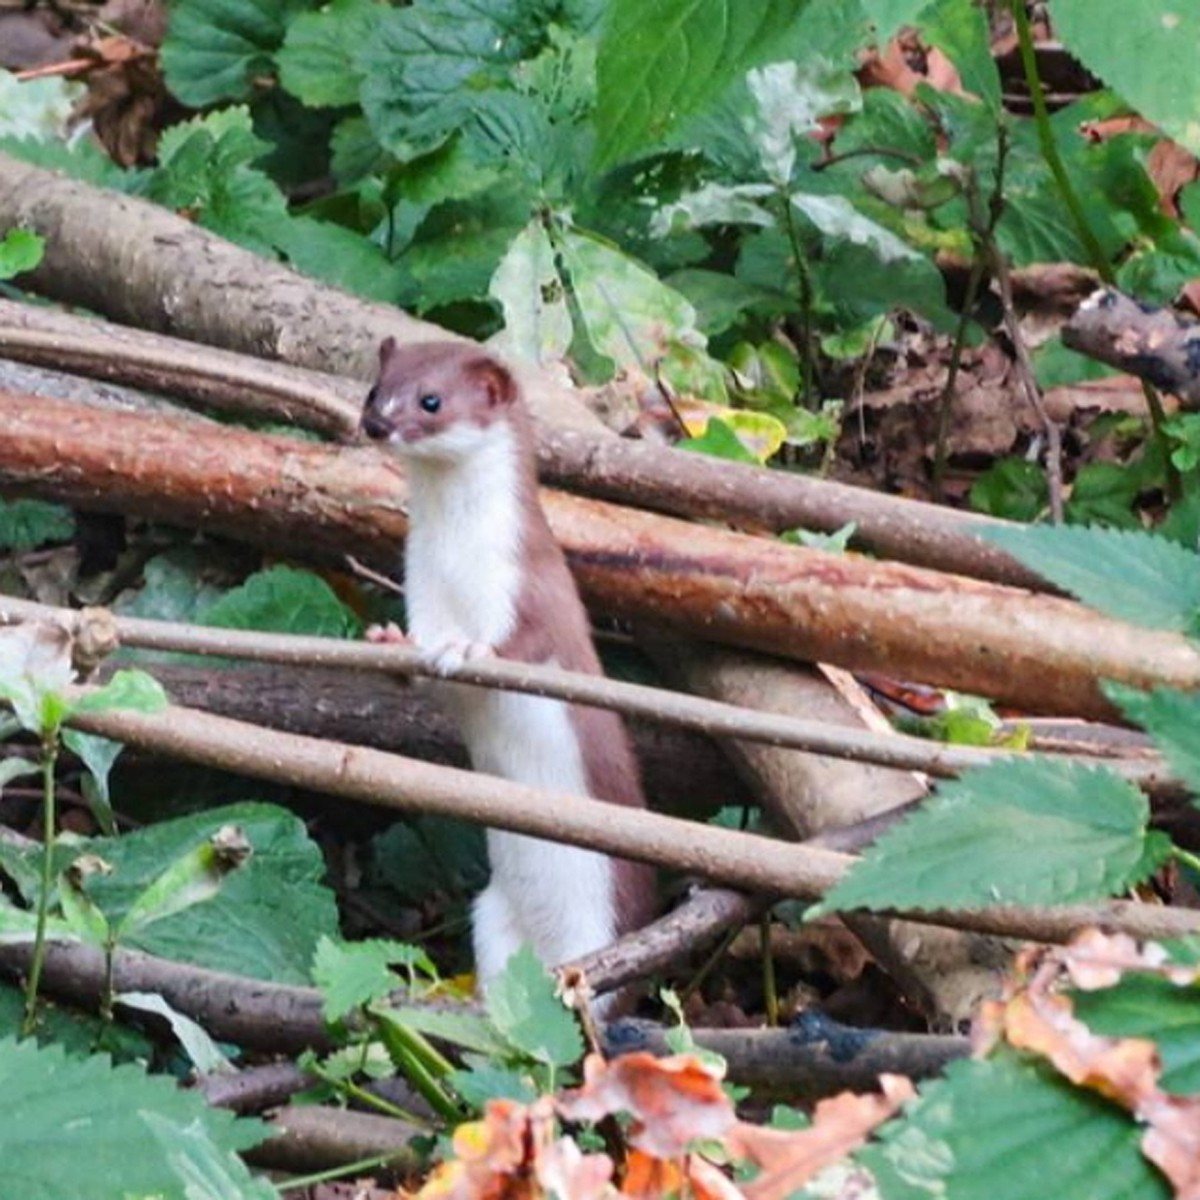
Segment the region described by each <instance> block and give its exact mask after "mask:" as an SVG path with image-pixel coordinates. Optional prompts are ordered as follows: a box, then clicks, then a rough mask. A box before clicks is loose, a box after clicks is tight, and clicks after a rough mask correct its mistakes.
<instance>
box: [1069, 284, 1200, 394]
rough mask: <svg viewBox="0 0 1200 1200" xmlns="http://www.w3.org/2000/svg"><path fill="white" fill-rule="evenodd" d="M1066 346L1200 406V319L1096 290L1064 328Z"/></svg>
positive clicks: (1113, 290) (1110, 290) (1109, 290)
mask: <svg viewBox="0 0 1200 1200" xmlns="http://www.w3.org/2000/svg"><path fill="white" fill-rule="evenodd" d="M1062 339H1063V342H1064V344H1065V345H1067V346H1070V347H1071V349H1072V350H1078V351H1079V352H1080V354H1086V355H1088V356H1089V357H1091V358H1095V359H1099V361H1100V362H1103V363H1108V365H1109V366H1111V367H1117V368H1118V369H1119V370H1122V371H1128V372H1129V373H1130V374H1131V375H1137V376H1138V377H1139V378H1141V379H1144V380H1146V381H1147V382H1148V383H1152V384H1153V385H1154V386H1155V387H1157V388H1161V389H1162V390H1163V391H1164V392H1171V393H1173V394H1174V395H1176V396H1178V397H1179V399H1180V401H1181V402H1182V403H1183V404H1184V405H1185V406H1186V407H1187V408H1198V407H1200V322H1197V321H1192V320H1188V319H1187V318H1186V317H1184V316H1182V315H1181V314H1180V313H1177V312H1174V311H1172V310H1171V309H1169V308H1151V307H1149V306H1148V305H1144V304H1141V303H1139V302H1138V301H1136V300H1131V299H1130V298H1129V297H1128V296H1123V295H1122V294H1121V293H1120V292H1118V291H1116V290H1115V289H1114V288H1101V289H1100V291H1098V292H1095V293H1094V294H1093V295H1091V296H1089V297H1088V299H1087V300H1085V301H1084V302H1083V304H1081V305H1080V307H1079V310H1078V311H1077V312H1076V313H1075V315H1074V316H1073V317H1072V318H1071V319H1070V320H1069V321H1068V322H1067V323H1066V325H1064V326H1063V331H1062Z"/></svg>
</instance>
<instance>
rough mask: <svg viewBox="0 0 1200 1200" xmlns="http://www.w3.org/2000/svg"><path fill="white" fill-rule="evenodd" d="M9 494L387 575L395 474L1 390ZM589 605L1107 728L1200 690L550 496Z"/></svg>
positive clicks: (1165, 661)
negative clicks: (1135, 696) (1117, 700)
mask: <svg viewBox="0 0 1200 1200" xmlns="http://www.w3.org/2000/svg"><path fill="white" fill-rule="evenodd" d="M0 488H3V489H7V490H10V491H13V492H17V493H20V494H28V495H36V496H39V497H42V498H44V499H51V500H60V501H63V502H65V503H69V504H74V505H77V506H79V507H81V508H84V509H94V510H97V511H104V512H116V513H123V514H127V515H134V516H141V517H147V518H152V519H156V520H162V521H167V522H171V523H175V524H180V525H185V526H193V527H197V528H200V529H205V530H208V531H211V532H214V533H221V534H225V535H229V536H232V537H235V538H238V539H240V540H243V541H247V542H250V543H253V544H255V545H258V546H262V547H265V548H267V549H270V550H271V551H272V552H275V553H280V552H284V553H291V554H295V555H297V556H299V557H302V558H313V557H314V556H324V557H325V558H326V559H336V560H341V559H342V558H343V556H344V555H346V554H347V553H351V554H356V555H359V556H361V557H364V558H366V559H368V560H372V561H374V562H375V563H377V564H381V565H382V566H384V567H385V569H386V568H387V567H388V566H391V565H394V564H395V563H396V561H397V559H398V557H399V546H400V543H401V541H402V539H403V537H404V533H405V519H404V507H405V500H404V497H405V491H404V481H403V474H402V472H401V470H400V468H399V467H398V465H397V464H396V463H395V462H394V461H393V460H391V459H389V458H387V457H385V456H384V455H382V454H380V453H379V452H378V451H377V450H375V449H373V448H367V447H356V448H352V449H333V448H330V447H326V446H318V445H312V444H309V443H304V442H299V441H295V440H292V439H289V438H282V437H268V436H265V435H261V434H255V433H250V432H248V431H244V430H235V429H230V428H228V427H226V426H221V425H218V424H216V423H215V422H211V421H206V420H202V419H199V418H195V417H182V416H181V417H177V418H166V417H163V416H148V415H143V414H139V413H125V412H107V411H99V410H95V409H90V408H87V407H85V406H82V405H78V404H70V403H66V402H62V401H56V400H49V399H47V398H45V397H41V398H33V397H28V396H19V395H13V394H11V393H3V392H0ZM543 502H544V504H545V507H546V511H547V514H548V516H549V518H550V522H551V525H552V527H553V529H554V532H555V534H556V536H557V537H558V538H559V540H560V541H561V542H562V543H563V545H564V547H565V549H566V551H567V554H568V558H569V560H570V563H571V566H572V568H573V570H574V572H575V575H576V578H577V580H578V581H579V583H580V586H581V588H582V590H583V592H584V594H585V597H586V598H587V599H588V600H589V601H590V602H591V603H592V604H593V606H594V607H596V608H598V609H600V610H601V611H604V612H607V613H610V614H613V615H616V616H621V617H626V618H630V619H634V620H641V621H648V622H657V623H660V624H665V625H669V626H672V627H674V628H676V629H679V630H684V631H686V632H689V633H691V634H693V635H697V636H700V637H702V638H705V639H707V640H710V641H717V642H726V643H729V644H732V645H738V646H743V647H748V648H751V649H758V650H764V651H767V652H768V653H772V654H777V655H781V656H784V657H788V658H795V659H800V660H804V661H813V660H819V661H823V662H831V663H834V664H836V665H839V666H844V667H848V668H850V669H873V670H878V671H885V672H890V673H892V674H896V675H900V676H903V677H908V678H915V679H920V680H923V681H925V682H929V683H935V684H941V685H945V686H949V687H954V688H958V689H960V690H964V691H969V692H973V693H976V694H981V695H986V696H991V697H994V698H996V699H999V700H1002V701H1005V702H1008V703H1012V704H1016V705H1018V706H1020V707H1021V708H1023V709H1025V710H1026V711H1030V712H1048V713H1070V714H1074V715H1083V716H1089V717H1099V718H1102V719H1105V718H1107V719H1111V718H1112V717H1113V716H1114V715H1115V714H1114V710H1113V708H1112V706H1111V705H1110V704H1109V702H1108V701H1107V700H1106V699H1105V697H1104V696H1103V694H1102V692H1101V690H1100V687H1099V682H1100V681H1101V680H1103V679H1115V680H1119V681H1121V682H1125V683H1129V684H1131V685H1133V686H1150V685H1161V686H1170V687H1177V688H1183V689H1191V688H1196V687H1200V651H1197V650H1196V648H1195V647H1193V646H1192V645H1191V644H1190V643H1189V642H1188V641H1187V640H1186V639H1184V638H1182V637H1179V636H1177V635H1175V634H1168V633H1158V632H1151V631H1147V630H1143V629H1135V628H1133V627H1132V626H1129V625H1126V624H1124V623H1122V622H1120V621H1115V620H1112V619H1110V618H1107V617H1103V616H1100V615H1098V614H1095V613H1093V612H1090V611H1089V610H1087V609H1085V608H1083V607H1082V606H1081V605H1078V604H1076V603H1074V602H1072V601H1068V600H1062V599H1058V598H1056V597H1050V596H1038V595H1032V594H1030V593H1027V592H1023V591H1019V590H1017V589H1014V588H1007V587H1002V586H998V585H993V584H986V583H981V582H979V581H976V580H970V579H964V578H961V577H958V576H951V575H941V574H938V573H935V572H931V571H924V570H920V569H918V568H915V567H908V566H903V565H900V564H896V563H878V562H871V561H868V560H865V559H861V558H858V557H856V556H852V555H836V554H829V553H825V552H823V551H819V550H811V549H808V548H805V547H799V546H790V545H784V544H782V543H779V542H775V541H771V540H768V539H765V538H758V537H750V536H747V535H744V534H738V533H733V532H730V531H727V530H723V529H715V528H704V529H701V528H698V527H697V526H695V525H693V524H689V523H687V522H684V521H679V520H676V519H673V518H669V517H663V516H658V515H655V514H652V513H645V512H640V511H638V510H634V509H627V508H620V507H618V506H616V505H611V504H605V503H603V502H600V501H596V500H586V499H582V498H579V497H574V496H567V495H564V494H562V493H558V492H553V491H546V492H544V493H543Z"/></svg>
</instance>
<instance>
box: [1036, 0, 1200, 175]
mask: <svg viewBox="0 0 1200 1200" xmlns="http://www.w3.org/2000/svg"><path fill="white" fill-rule="evenodd" d="M1054 29H1055V32H1056V33H1057V34H1058V36H1059V37H1061V38H1062V40H1063V42H1064V43H1065V44H1066V47H1067V49H1068V50H1069V51H1070V52H1071V53H1072V54H1074V55H1075V56H1076V57H1077V58H1078V59H1079V60H1080V62H1082V63H1083V65H1084V66H1085V67H1087V68H1088V70H1089V71H1092V72H1093V73H1094V74H1096V75H1098V76H1099V77H1100V78H1101V79H1103V80H1104V82H1105V83H1106V84H1108V86H1109V87H1111V88H1112V89H1113V90H1114V91H1116V92H1119V93H1120V94H1121V95H1122V96H1123V97H1124V98H1125V99H1126V100H1127V101H1128V102H1129V104H1130V105H1131V106H1132V107H1133V108H1134V109H1135V110H1136V111H1137V112H1138V114H1139V115H1140V116H1142V117H1145V118H1146V120H1147V121H1151V122H1153V123H1154V124H1155V125H1157V126H1158V127H1159V128H1160V129H1161V130H1162V131H1163V133H1165V134H1166V135H1167V136H1168V137H1170V138H1173V139H1174V140H1175V141H1177V142H1179V143H1180V145H1182V146H1185V147H1186V148H1187V149H1189V150H1191V151H1192V153H1193V154H1200V78H1197V74H1196V69H1195V67H1196V48H1197V46H1200V9H1197V8H1196V6H1195V5H1192V4H1183V3H1180V0H1141V2H1140V3H1138V4H1126V3H1123V2H1122V0H1054Z"/></svg>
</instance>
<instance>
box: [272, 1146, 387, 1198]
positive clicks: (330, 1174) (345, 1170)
mask: <svg viewBox="0 0 1200 1200" xmlns="http://www.w3.org/2000/svg"><path fill="white" fill-rule="evenodd" d="M396 1157H397V1155H395V1154H377V1155H376V1156H375V1157H374V1158H360V1159H359V1160H358V1161H357V1162H352V1163H342V1164H341V1165H340V1166H337V1167H330V1168H329V1170H327V1171H317V1172H316V1173H315V1174H313V1175H297V1176H296V1177H295V1178H294V1179H289V1180H288V1181H287V1182H286V1183H281V1184H280V1185H279V1192H280V1195H284V1194H286V1193H287V1192H299V1191H307V1190H308V1189H309V1188H311V1187H312V1186H313V1185H314V1184H318V1183H327V1182H328V1181H329V1180H331V1179H345V1178H347V1177H348V1176H361V1175H365V1174H366V1173H367V1172H369V1171H374V1170H375V1168H376V1167H386V1166H387V1164H388V1163H390V1162H392V1161H393V1160H394V1159H395V1158H396Z"/></svg>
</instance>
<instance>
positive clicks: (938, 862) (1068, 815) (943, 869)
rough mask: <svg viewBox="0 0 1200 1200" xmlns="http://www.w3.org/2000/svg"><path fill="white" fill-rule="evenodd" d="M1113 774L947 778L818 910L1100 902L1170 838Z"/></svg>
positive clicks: (1052, 766) (1049, 769)
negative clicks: (1151, 827)
mask: <svg viewBox="0 0 1200 1200" xmlns="http://www.w3.org/2000/svg"><path fill="white" fill-rule="evenodd" d="M1149 815H1150V810H1149V806H1148V802H1147V800H1146V797H1145V796H1144V795H1143V794H1142V793H1141V792H1140V791H1139V790H1138V789H1137V788H1136V787H1134V786H1133V784H1131V783H1128V782H1126V781H1125V780H1123V779H1121V778H1120V776H1118V775H1114V774H1112V773H1111V772H1109V771H1104V770H1094V769H1088V768H1084V767H1078V766H1074V765H1072V764H1068V763H1059V762H1052V761H1049V760H1045V759H1042V760H1038V759H1016V758H1014V759H1011V760H1006V761H1002V762H998V763H996V764H995V765H994V766H988V767H982V768H980V769H978V770H973V771H968V772H966V773H965V774H964V775H963V776H962V777H961V778H960V779H957V780H955V781H953V782H951V783H947V784H943V785H942V786H941V787H939V788H938V791H937V793H936V795H934V796H933V797H932V798H931V799H930V800H928V801H927V802H926V803H925V804H923V805H922V806H921V808H920V809H919V810H918V811H917V812H915V813H914V814H913V815H912V816H911V817H909V818H908V819H907V820H905V821H903V822H901V823H900V824H899V825H897V826H896V827H895V828H894V829H892V830H890V831H889V832H887V833H886V834H884V836H883V837H881V838H880V839H879V841H877V842H876V843H875V844H874V845H873V846H872V847H871V848H870V849H869V850H868V851H867V852H866V854H864V856H863V858H862V859H861V860H860V861H859V862H858V863H857V864H856V865H855V866H854V867H853V868H852V869H851V870H850V872H849V873H848V874H847V875H846V876H845V878H844V879H843V880H842V881H841V883H839V884H838V885H837V886H836V887H835V888H834V889H833V890H832V891H831V892H830V893H829V894H828V895H827V896H826V897H825V898H824V899H823V900H822V901H821V903H820V904H819V905H818V906H817V910H816V911H817V912H824V913H828V912H833V911H836V910H840V909H841V910H844V909H851V908H876V909H879V908H923V909H932V908H966V909H977V908H987V907H988V906H989V905H996V904H1025V905H1038V904H1069V903H1074V902H1078V901H1084V900H1098V899H1102V898H1104V897H1108V896H1111V895H1114V894H1116V893H1117V892H1120V891H1123V890H1124V889H1126V888H1128V887H1130V886H1132V885H1133V884H1135V883H1138V882H1140V881H1141V880H1143V879H1145V878H1146V876H1147V875H1149V874H1150V873H1151V872H1152V871H1153V870H1154V869H1155V868H1156V867H1157V866H1159V865H1161V864H1162V862H1164V861H1165V860H1166V858H1167V857H1168V856H1169V852H1170V843H1169V841H1167V839H1166V838H1165V837H1164V836H1163V835H1162V834H1159V833H1156V832H1152V833H1147V830H1146V824H1147V821H1148V820H1149Z"/></svg>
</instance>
